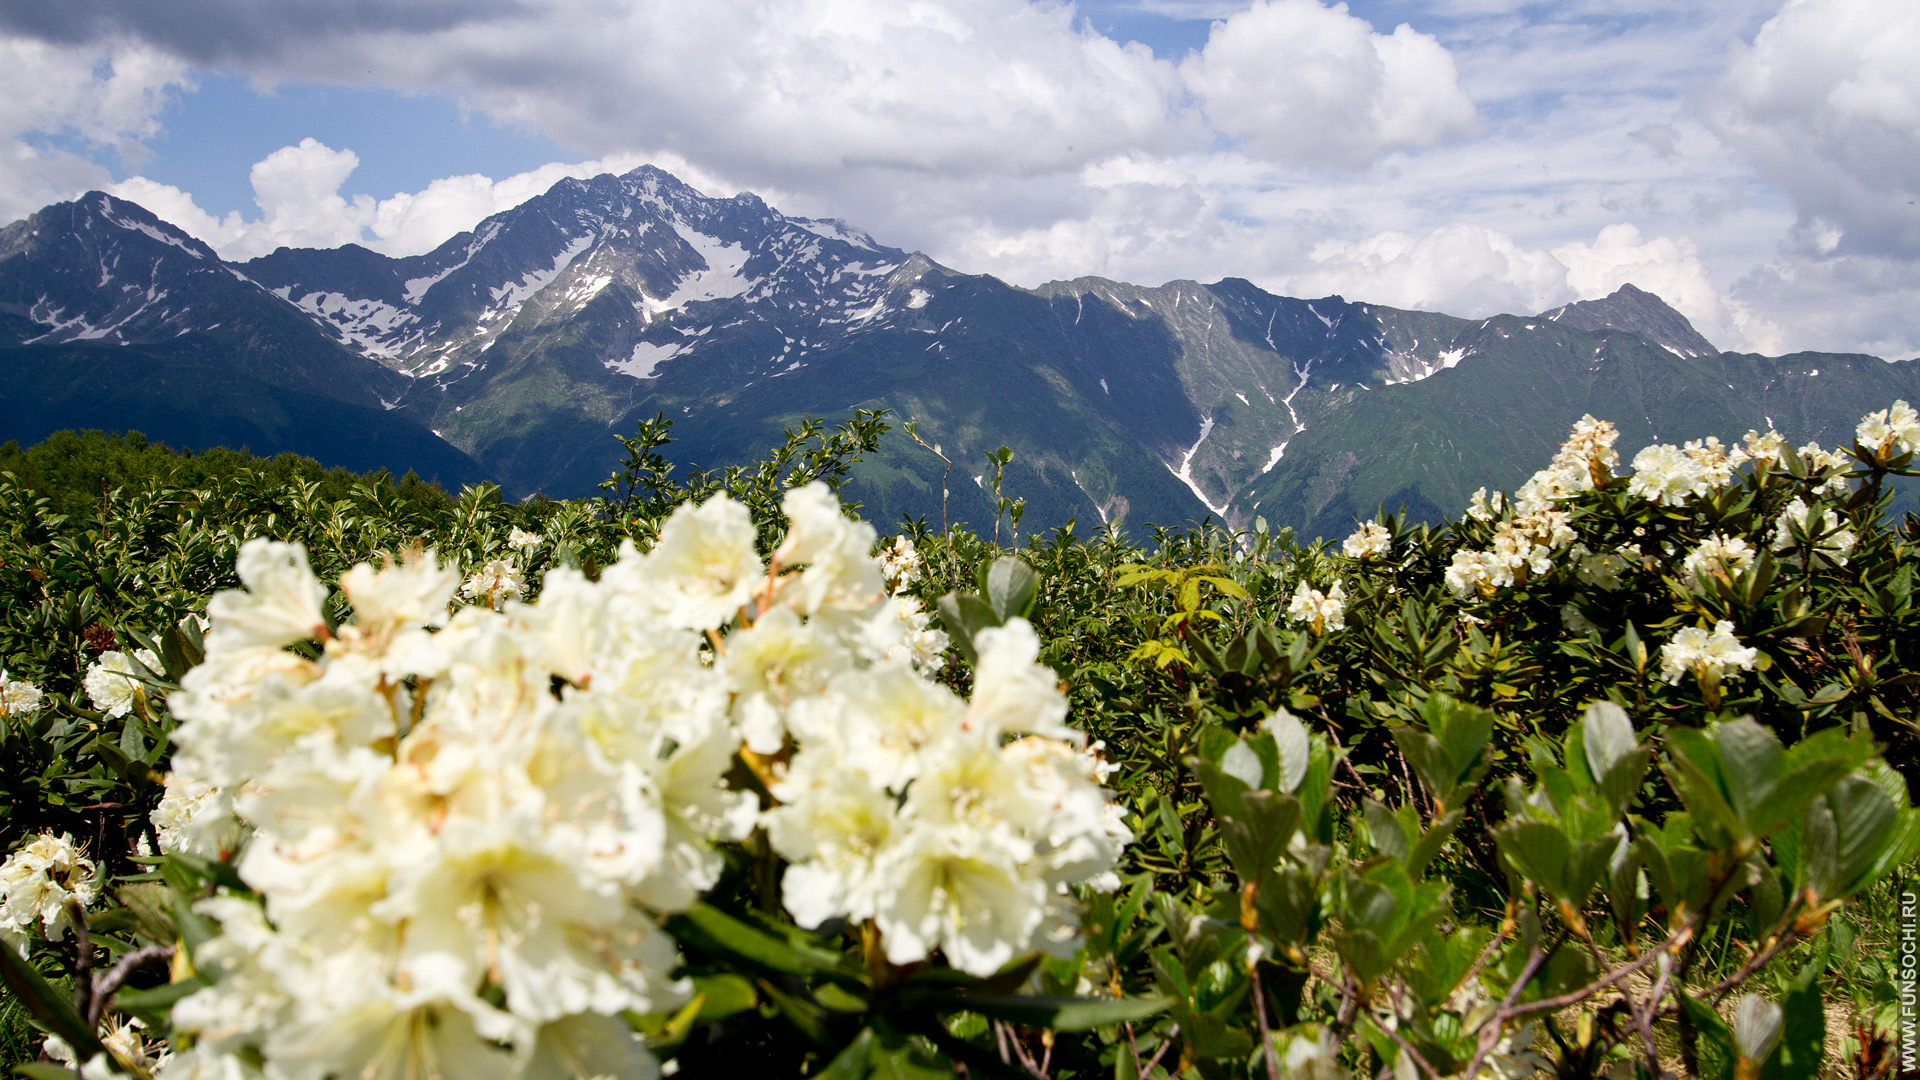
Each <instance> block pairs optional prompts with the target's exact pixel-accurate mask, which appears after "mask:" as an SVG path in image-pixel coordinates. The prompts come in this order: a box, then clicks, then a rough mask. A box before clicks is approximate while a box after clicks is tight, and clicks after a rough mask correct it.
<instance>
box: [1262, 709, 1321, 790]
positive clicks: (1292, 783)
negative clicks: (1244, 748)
mask: <svg viewBox="0 0 1920 1080" xmlns="http://www.w3.org/2000/svg"><path fill="white" fill-rule="evenodd" d="M1260 726H1261V727H1262V728H1265V729H1266V731H1267V734H1269V735H1272V736H1273V745H1274V747H1275V749H1277V750H1278V751H1279V756H1280V774H1279V776H1278V777H1276V778H1275V782H1276V783H1277V784H1278V785H1279V789H1280V790H1281V791H1284V792H1288V793H1291V792H1295V791H1298V790H1300V782H1301V781H1303V780H1305V779H1306V778H1307V766H1308V765H1310V764H1312V758H1313V741H1312V737H1311V736H1310V735H1309V734H1308V733H1307V726H1306V725H1305V724H1303V723H1301V722H1300V718H1299V717H1297V716H1295V715H1293V714H1292V713H1291V712H1288V711H1287V710H1286V709H1285V708H1280V709H1275V710H1274V712H1273V714H1272V715H1271V716H1268V717H1267V718H1266V719H1265V720H1262V721H1261V722H1260Z"/></svg>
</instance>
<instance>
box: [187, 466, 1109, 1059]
mask: <svg viewBox="0 0 1920 1080" xmlns="http://www.w3.org/2000/svg"><path fill="white" fill-rule="evenodd" d="M787 508H788V511H789V514H790V518H789V529H788V534H787V542H786V543H785V544H783V545H782V547H781V553H783V554H782V555H781V556H780V557H778V558H776V561H775V562H774V563H773V565H771V566H769V565H768V564H767V563H765V562H762V561H761V560H760V559H759V557H758V556H757V555H756V554H755V551H754V527H753V523H752V521H751V519H750V517H749V516H748V514H747V512H746V509H745V508H744V507H742V506H740V505H739V504H738V503H735V502H733V501H732V500H730V499H729V498H727V497H726V496H725V495H720V496H716V497H715V498H713V499H712V500H710V501H709V502H707V503H705V504H704V505H701V506H693V505H687V506H682V507H680V508H679V509H677V510H676V511H674V513H673V514H672V515H671V516H670V517H669V518H668V520H667V521H666V522H665V523H664V524H663V526H662V528H661V532H660V542H659V544H658V545H657V546H656V547H655V548H654V549H653V550H652V551H650V552H647V553H645V554H642V553H641V552H639V551H638V550H636V549H635V548H634V547H633V546H632V545H631V544H629V545H626V546H625V547H624V548H623V550H622V552H621V554H620V557H619V559H618V560H617V561H616V562H615V563H614V564H613V565H610V566H608V567H606V568H605V572H604V573H603V574H602V575H601V576H600V578H599V580H598V581H590V580H588V579H587V578H586V577H585V576H584V575H582V574H581V573H579V572H578V571H575V570H570V569H564V568H561V569H555V570H553V571H550V572H549V573H548V574H547V575H546V577H545V580H544V582H543V584H542V587H541V589H540V598H539V600H538V601H536V602H533V603H518V602H507V599H510V598H502V597H501V592H500V587H499V586H498V585H493V586H489V587H487V588H483V589H479V590H473V589H471V588H468V587H463V586H462V584H461V582H460V580H459V578H458V575H457V574H455V573H453V572H452V571H450V570H448V569H446V568H444V567H442V566H441V565H440V563H439V562H438V560H437V559H436V558H435V556H434V555H433V554H432V553H431V552H420V553H412V554H409V555H406V556H404V557H402V558H400V559H397V560H394V561H391V562H389V564H388V565H387V566H385V567H384V568H381V569H378V570H376V569H374V568H373V567H371V566H367V565H362V566H358V567H355V568H354V569H352V570H350V571H348V572H347V573H346V574H345V575H343V577H342V579H341V588H342V590H343V591H344V592H345V593H346V596H347V599H348V600H349V601H351V604H352V608H353V611H354V617H353V618H352V619H351V620H349V621H348V622H346V623H344V624H343V625H341V626H340V627H339V628H338V629H337V630H335V631H333V632H331V633H327V632H325V627H324V626H322V627H320V630H319V632H317V633H316V634H315V635H314V636H315V637H316V638H318V639H319V640H321V641H322V643H323V645H324V648H323V650H322V654H321V656H320V658H319V659H318V660H307V659H304V658H303V657H301V656H299V655H296V654H294V653H292V652H289V651H285V650H284V649H282V648H280V647H278V646H277V645H271V644H263V643H262V641H263V639H262V637H261V635H259V634H243V633H238V632H231V631H229V632H225V633H223V629H224V625H223V623H222V619H223V618H224V615H223V612H235V611H237V612H241V613H243V614H245V615H248V616H252V615H254V614H255V613H256V612H257V611H258V610H260V609H261V608H263V607H264V606H265V605H266V603H267V600H264V599H262V600H255V599H251V598H249V597H248V596H246V595H241V596H238V597H236V596H233V595H231V594H223V595H222V596H221V597H217V598H216V601H215V604H214V605H213V607H212V608H211V610H212V611H213V621H214V627H213V632H212V633H210V634H209V635H208V641H209V647H208V650H207V655H206V659H205V662H204V663H202V664H200V665H199V666H198V667H196V668H194V669H193V670H192V671H190V672H188V673H187V675H186V676H185V678H184V679H183V680H182V687H181V689H180V691H179V692H177V693H176V694H174V695H173V696H172V697H171V699H170V702H169V703H170V705H171V707H172V710H173V714H174V716H175V718H176V720H177V721H178V722H179V727H178V728H177V730H176V733H175V738H176V742H177V743H178V748H177V750H176V753H175V755H174V771H173V773H172V775H170V776H169V777H168V778H167V789H166V795H165V797H164V798H163V799H162V801H161V805H160V807H159V808H158V809H157V810H156V811H155V813H154V824H155V826H156V829H157V830H158V832H159V834H160V837H161V844H162V846H163V847H164V848H166V849H168V850H176V851H186V852H193V853H198V854H204V855H214V854H230V853H233V852H235V851H238V855H237V858H236V860H235V865H236V869H237V871H238V873H239V874H240V877H241V878H242V880H244V881H245V882H246V884H247V885H248V886H249V887H250V888H252V889H253V890H254V891H256V892H257V893H259V894H260V896H261V897H262V899H263V901H264V903H262V904H258V905H256V904H254V903H252V902H250V901H243V900H240V899H238V898H230V897H226V896H215V897H213V898H211V899H208V900H205V901H202V902H201V904H200V905H199V910H200V911H201V912H202V914H204V915H206V916H208V917H209V918H211V919H213V920H215V921H216V922H218V923H219V924H220V927H221V936H220V937H218V938H216V939H215V940H214V941H212V942H210V943H208V944H207V945H205V946H203V947H201V948H200V949H197V950H196V951H195V954H194V962H195V964H196V965H198V966H200V967H201V968H202V969H204V970H208V971H210V972H214V973H217V974H218V978H217V979H216V981H215V982H214V984H213V985H212V986H210V987H207V988H205V989H202V990H199V991H197V992H196V993H194V994H193V995H191V996H189V997H187V998H186V999H184V1000H182V1001H181V1002H180V1003H179V1004H178V1005H177V1006H176V1007H175V1009H174V1011H173V1021H174V1025H175V1028H176V1029H177V1030H179V1031H181V1032H183V1033H188V1034H190V1035H192V1036H193V1039H194V1041H193V1043H192V1045H191V1047H190V1049H188V1050H186V1051H184V1052H182V1053H181V1054H179V1055H177V1056H176V1057H175V1058H174V1059H172V1060H171V1062H170V1063H169V1064H168V1065H167V1066H166V1068H165V1069H164V1072H165V1074H166V1075H167V1076H170V1077H171V1076H183V1077H199V1076H203V1075H204V1076H207V1077H215V1076H219V1077H222V1078H223V1080H237V1078H239V1077H245V1076H258V1075H266V1076H272V1077H285V1078H287V1080H326V1078H328V1077H336V1078H337V1077H348V1076H353V1077H360V1076H377V1077H387V1076H393V1077H403V1076H412V1075H421V1076H426V1075H445V1076H456V1075H457V1076H460V1077H463V1078H467V1077H503V1078H504V1077H534V1076H539V1077H546V1076H554V1077H565V1076H599V1075H619V1076H648V1075H656V1070H655V1065H654V1062H653V1060H652V1058H651V1056H650V1055H649V1053H648V1051H647V1049H646V1047H645V1045H644V1044H643V1043H641V1042H640V1041H639V1040H638V1038H637V1037H636V1036H635V1035H634V1034H633V1031H632V1029H631V1028H630V1027H629V1025H628V1024H627V1022H626V1020H625V1017H626V1016H627V1015H629V1014H650V1013H658V1012H661V1011H663V1010H668V1009H672V1008H675V1007H678V1006H679V1005H681V1004H682V1003H683V1002H684V1001H685V999H686V997H687V994H688V986H687V985H686V984H685V983H684V982H683V981H679V980H675V979H674V978H673V977H672V973H673V971H674V970H675V968H676V967H677V966H678V963H679V960H678V956H677V952H676V949H675V947H674V945H673V942H672V941H671V939H670V938H668V937H667V936H666V934H665V933H664V932H663V931H662V930H661V929H660V928H659V924H660V920H661V919H662V918H664V917H665V916H668V915H671V914H673V913H674V912H677V911H682V910H685V909H686V908H687V907H688V906H690V905H691V904H693V903H694V902H696V901H697V900H698V899H699V898H700V896H701V895H702V893H704V892H705V891H706V890H708V889H710V888H712V887H713V886H714V885H715V883H716V882H717V881H718V879H719V876H720V873H721V869H722V865H723V864H722V860H721V857H720V853H719V852H718V851H717V850H715V845H716V844H719V843H724V842H734V841H739V840H742V839H744V838H746V837H747V836H748V835H749V834H750V833H751V832H752V831H753V830H754V828H755V827H756V826H759V825H763V824H764V825H765V827H766V829H767V835H768V837H769V838H770V839H771V841H772V843H773V845H774V848H775V850H776V851H778V852H780V853H781V854H782V855H783V856H785V857H786V858H787V859H788V860H789V863H790V866H789V869H788V871H787V875H786V878H785V881H784V883H783V892H782V896H783V900H784V902H785V903H786V905H787V907H788V908H789V910H791V911H792V912H793V913H794V915H795V917H796V918H798V919H800V920H801V921H802V922H804V923H805V924H806V925H809V926H811V925H817V924H818V923H820V922H822V921H825V920H827V919H831V918H837V917H848V918H854V919H872V920H874V925H875V926H876V927H877V928H878V930H879V932H880V935H881V940H882V941H883V942H884V945H885V950H886V953H887V955H888V956H889V957H892V958H895V959H896V961H897V962H901V963H906V962H913V961H919V960H924V959H927V958H928V957H929V956H930V955H932V953H933V952H935V951H939V952H942V953H944V954H945V956H946V958H947V960H948V962H949V963H951V964H953V965H954V966H955V967H959V968H962V969H963V970H967V971H970V972H974V973H978V974H985V973H988V972H991V971H993V970H995V969H997V968H998V967H999V966H1000V965H1002V964H1004V963H1005V962H1006V961H1007V960H1008V959H1010V958H1012V957H1014V956H1018V955H1021V954H1023V953H1026V952H1029V951H1031V950H1034V949H1052V950H1056V951H1058V950H1062V949H1070V948H1071V947H1072V942H1073V940H1074V938H1075V935H1076V933H1077V925H1078V922H1077V916H1076V914H1075V907H1074V905H1075V902H1076V901H1075V899H1074V895H1073V893H1072V891H1071V888H1072V887H1073V886H1075V885H1084V884H1085V883H1088V882H1098V881H1101V880H1104V878H1103V875H1109V874H1110V871H1111V870H1112V868H1113V866H1114V865H1115V862H1116V860H1117V859H1118V857H1119V854H1120V851H1121V849H1122V847H1123V846H1124V845H1125V844H1126V843H1127V842H1129V841H1130V840H1131V835H1130V834H1129V833H1128V831H1127V829H1126V827H1125V826H1124V824H1122V820H1121V815H1120V811H1119V808H1117V807H1115V806H1113V805H1112V804H1111V803H1110V802H1109V801H1108V799H1107V793H1106V791H1105V789H1104V787H1103V786H1102V783H1101V781H1102V779H1103V776H1104V774H1103V773H1102V771H1101V765H1100V763H1099V762H1098V760H1097V759H1096V758H1095V757H1093V755H1092V753H1091V752H1089V751H1087V750H1085V749H1083V748H1082V746H1081V743H1082V742H1083V741H1084V740H1083V739H1082V737H1081V736H1080V735H1079V734H1078V733H1077V732H1076V731H1074V730H1073V729H1071V728H1069V727H1067V726H1066V724H1065V722H1064V721H1065V717H1066V712H1067V702H1066V698H1065V696H1064V694H1063V693H1062V692H1061V690H1060V687H1059V680H1058V677H1057V676H1056V675H1055V674H1054V673H1053V671H1052V670H1051V669H1050V668H1047V667H1046V666H1045V665H1042V664H1040V663H1039V662H1038V652H1039V642H1038V639H1037V638H1036V637H1035V636H1034V634H1033V630H1032V628H1031V627H1029V626H1027V624H1026V623H1025V622H1024V620H1018V619H1016V620H1012V621H1011V622H1009V624H1008V625H1006V626H1004V627H1000V628H997V629H993V630H988V631H983V632H982V633H980V634H979V635H978V636H977V641H976V643H977V645H978V648H979V654H980V663H979V665H978V667H977V669H976V671H975V676H974V687H975V689H974V694H973V698H972V700H971V701H968V700H966V699H962V698H961V697H959V696H958V695H956V694H955V693H954V692H953V691H952V690H950V689H948V688H946V687H944V686H942V685H940V684H938V683H935V682H933V681H932V680H931V679H929V678H928V677H927V675H926V671H927V670H930V669H931V668H932V667H933V666H934V665H933V662H932V661H930V660H929V654H930V653H937V652H938V650H939V649H943V648H944V645H945V640H944V636H942V635H937V634H936V633H935V632H933V631H931V630H929V629H928V628H927V625H926V619H925V615H924V613H922V612H920V610H919V608H918V606H917V605H912V606H909V603H910V602H909V601H908V600H907V599H906V598H902V597H892V596H889V595H887V593H886V592H885V591H884V590H883V588H882V585H883V580H884V579H883V576H882V572H881V569H880V565H879V563H878V561H877V560H876V559H875V558H874V557H872V556H871V555H869V554H868V552H869V551H870V550H871V549H872V545H873V536H872V530H871V529H870V528H868V527H867V526H865V525H864V524H861V523H859V522H855V521H851V520H849V519H847V518H845V517H844V515H842V514H841V512H840V509H839V504H838V502H837V501H836V500H835V499H834V496H833V495H832V493H831V492H830V491H829V490H828V489H827V488H826V487H825V486H824V485H819V484H813V485H809V486H808V487H805V488H800V489H796V490H795V491H793V492H790V493H789V495H788V498H787ZM298 565H299V567H300V569H302V570H304V566H305V564H304V562H300V563H299V564H298ZM502 576H505V575H504V574H503V575H502ZM510 580H511V581H512V583H513V584H514V585H515V587H516V588H515V590H514V591H515V592H518V585H519V582H518V580H517V579H510ZM309 584H310V585H311V586H312V588H309V587H308V585H309ZM468 584H469V586H470V585H471V579H469V583H468ZM270 588H271V589H272V590H273V595H275V596H296V597H297V596H310V595H313V593H314V591H315V590H316V589H318V583H317V582H311V581H310V576H309V581H308V582H306V583H303V582H301V581H297V580H287V579H286V578H285V577H284V576H283V577H275V578H272V579H271V581H270ZM456 588H460V589H461V590H462V591H468V592H470V593H471V592H475V591H477V592H478V593H479V594H480V595H482V596H487V595H489V594H491V598H492V599H493V600H495V601H496V602H500V603H501V606H500V608H499V609H497V610H496V609H495V608H494V607H493V606H491V605H486V606H472V607H466V608H463V609H460V610H459V611H458V612H457V613H456V614H454V615H452V616H451V617H450V618H449V617H448V616H447V611H448V604H449V602H450V601H451V599H452V596H453V594H454V592H455V590H456ZM255 621H256V622H260V621H262V620H258V619H256V620H255ZM280 625H282V626H283V627H287V626H293V625H298V619H283V620H281V622H280ZM721 631H730V632H727V633H724V634H723V633H721ZM216 643H218V644H216ZM283 643H284V642H283ZM743 761H744V762H745V764H746V765H747V767H749V768H752V769H754V770H755V771H756V772H757V773H758V774H759V775H760V777H761V779H762V781H763V782H764V783H765V784H766V786H767V788H768V790H769V791H770V792H771V793H772V796H773V798H774V799H775V800H777V802H776V804H775V805H774V806H773V807H772V808H771V809H770V810H768V811H766V812H765V813H764V814H763V812H762V808H761V803H760V801H759V797H758V796H756V795H755V794H754V793H753V792H751V791H746V790H736V789H735V788H733V787H732V786H731V785H730V784H729V782H728V779H727V777H728V775H729V773H730V772H731V771H732V770H733V769H735V768H736V767H738V765H739V764H740V763H742V762H743ZM255 1063H258V1064H255Z"/></svg>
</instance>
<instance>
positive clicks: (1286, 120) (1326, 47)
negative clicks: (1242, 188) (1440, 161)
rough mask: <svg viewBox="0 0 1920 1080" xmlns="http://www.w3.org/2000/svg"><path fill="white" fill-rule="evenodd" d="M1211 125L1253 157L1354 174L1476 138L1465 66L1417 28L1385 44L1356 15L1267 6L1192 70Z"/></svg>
mask: <svg viewBox="0 0 1920 1080" xmlns="http://www.w3.org/2000/svg"><path fill="white" fill-rule="evenodd" d="M1180 73H1181V75H1182V76H1183V77H1184V78H1185V79H1186V81H1187V85H1188V86H1189V87H1190V88H1191V89H1192V90H1193V92H1194V95H1195V97H1196V98H1198V99H1199V101H1200V103H1201V107H1202V108H1203V109H1204V110H1205V112H1206V116H1207V119H1208V120H1209V121H1211V122H1212V124H1213V126H1214V127H1215V128H1216V129H1218V130H1219V131H1220V132H1221V133H1222V134H1224V135H1226V136H1228V137H1230V138H1233V139H1236V140H1238V141H1239V142H1240V144H1241V145H1242V146H1243V147H1245V148H1246V149H1247V150H1248V151H1249V152H1251V153H1254V154H1257V155H1260V156H1263V157H1271V158H1274V159H1277V160H1282V161H1296V162H1301V163H1305V164H1310V165H1331V166H1338V167H1342V168H1354V167H1358V166H1360V165H1364V164H1366V163H1367V162H1370V161H1372V160H1373V159H1374V158H1376V157H1377V156H1378V155H1379V154H1380V153H1381V151H1383V150H1386V149H1388V148H1391V147H1397V146H1425V145H1428V144H1430V143H1435V142H1438V141H1440V140H1442V139H1446V138H1449V137H1453V136H1458V135H1464V134H1468V133H1470V132H1472V131H1474V130H1475V129H1476V128H1477V126H1478V121H1479V115H1478V113H1477V112H1476V110H1475V109H1474V104H1473V101H1472V100H1471V99H1470V98H1468V97H1467V94H1466V91H1464V90H1462V89H1461V87H1460V79H1459V72H1458V71H1456V70H1455V68H1454V63H1453V57H1452V56H1451V55H1450V54H1449V53H1448V52H1447V50H1446V49H1445V48H1444V47H1442V46H1441V44H1440V43H1439V42H1438V41H1437V40H1435V39H1434V38H1433V36H1432V35H1429V34H1422V33H1418V32H1416V31H1415V30H1414V29H1413V28H1412V27H1411V26H1408V25H1407V24H1405V23H1402V24H1400V26H1399V27H1397V28H1396V29H1395V30H1394V32H1393V33H1392V34H1390V35H1383V34H1378V33H1375V32H1374V30H1373V27H1372V26H1371V25H1370V24H1368V23H1367V22H1366V20H1364V19H1359V18H1355V17H1354V16H1352V15H1350V14H1348V13H1347V6H1346V5H1345V4H1338V5H1336V6H1334V7H1332V8H1328V7H1324V6H1322V5H1320V4H1319V3H1316V2H1315V0H1256V2H1255V3H1254V5H1253V6H1252V7H1251V8H1249V9H1247V10H1246V11H1243V12H1240V13H1239V14H1236V15H1234V16H1233V17H1231V18H1229V19H1226V20H1224V21H1222V22H1216V23H1214V24H1213V31H1212V33H1211V34H1210V35H1209V36H1208V38H1207V44H1206V48H1204V49H1203V50H1201V51H1200V52H1199V53H1197V54H1195V55H1193V56H1190V57H1188V58H1187V60H1185V61H1184V62H1183V63H1182V64H1181V65H1180Z"/></svg>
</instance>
